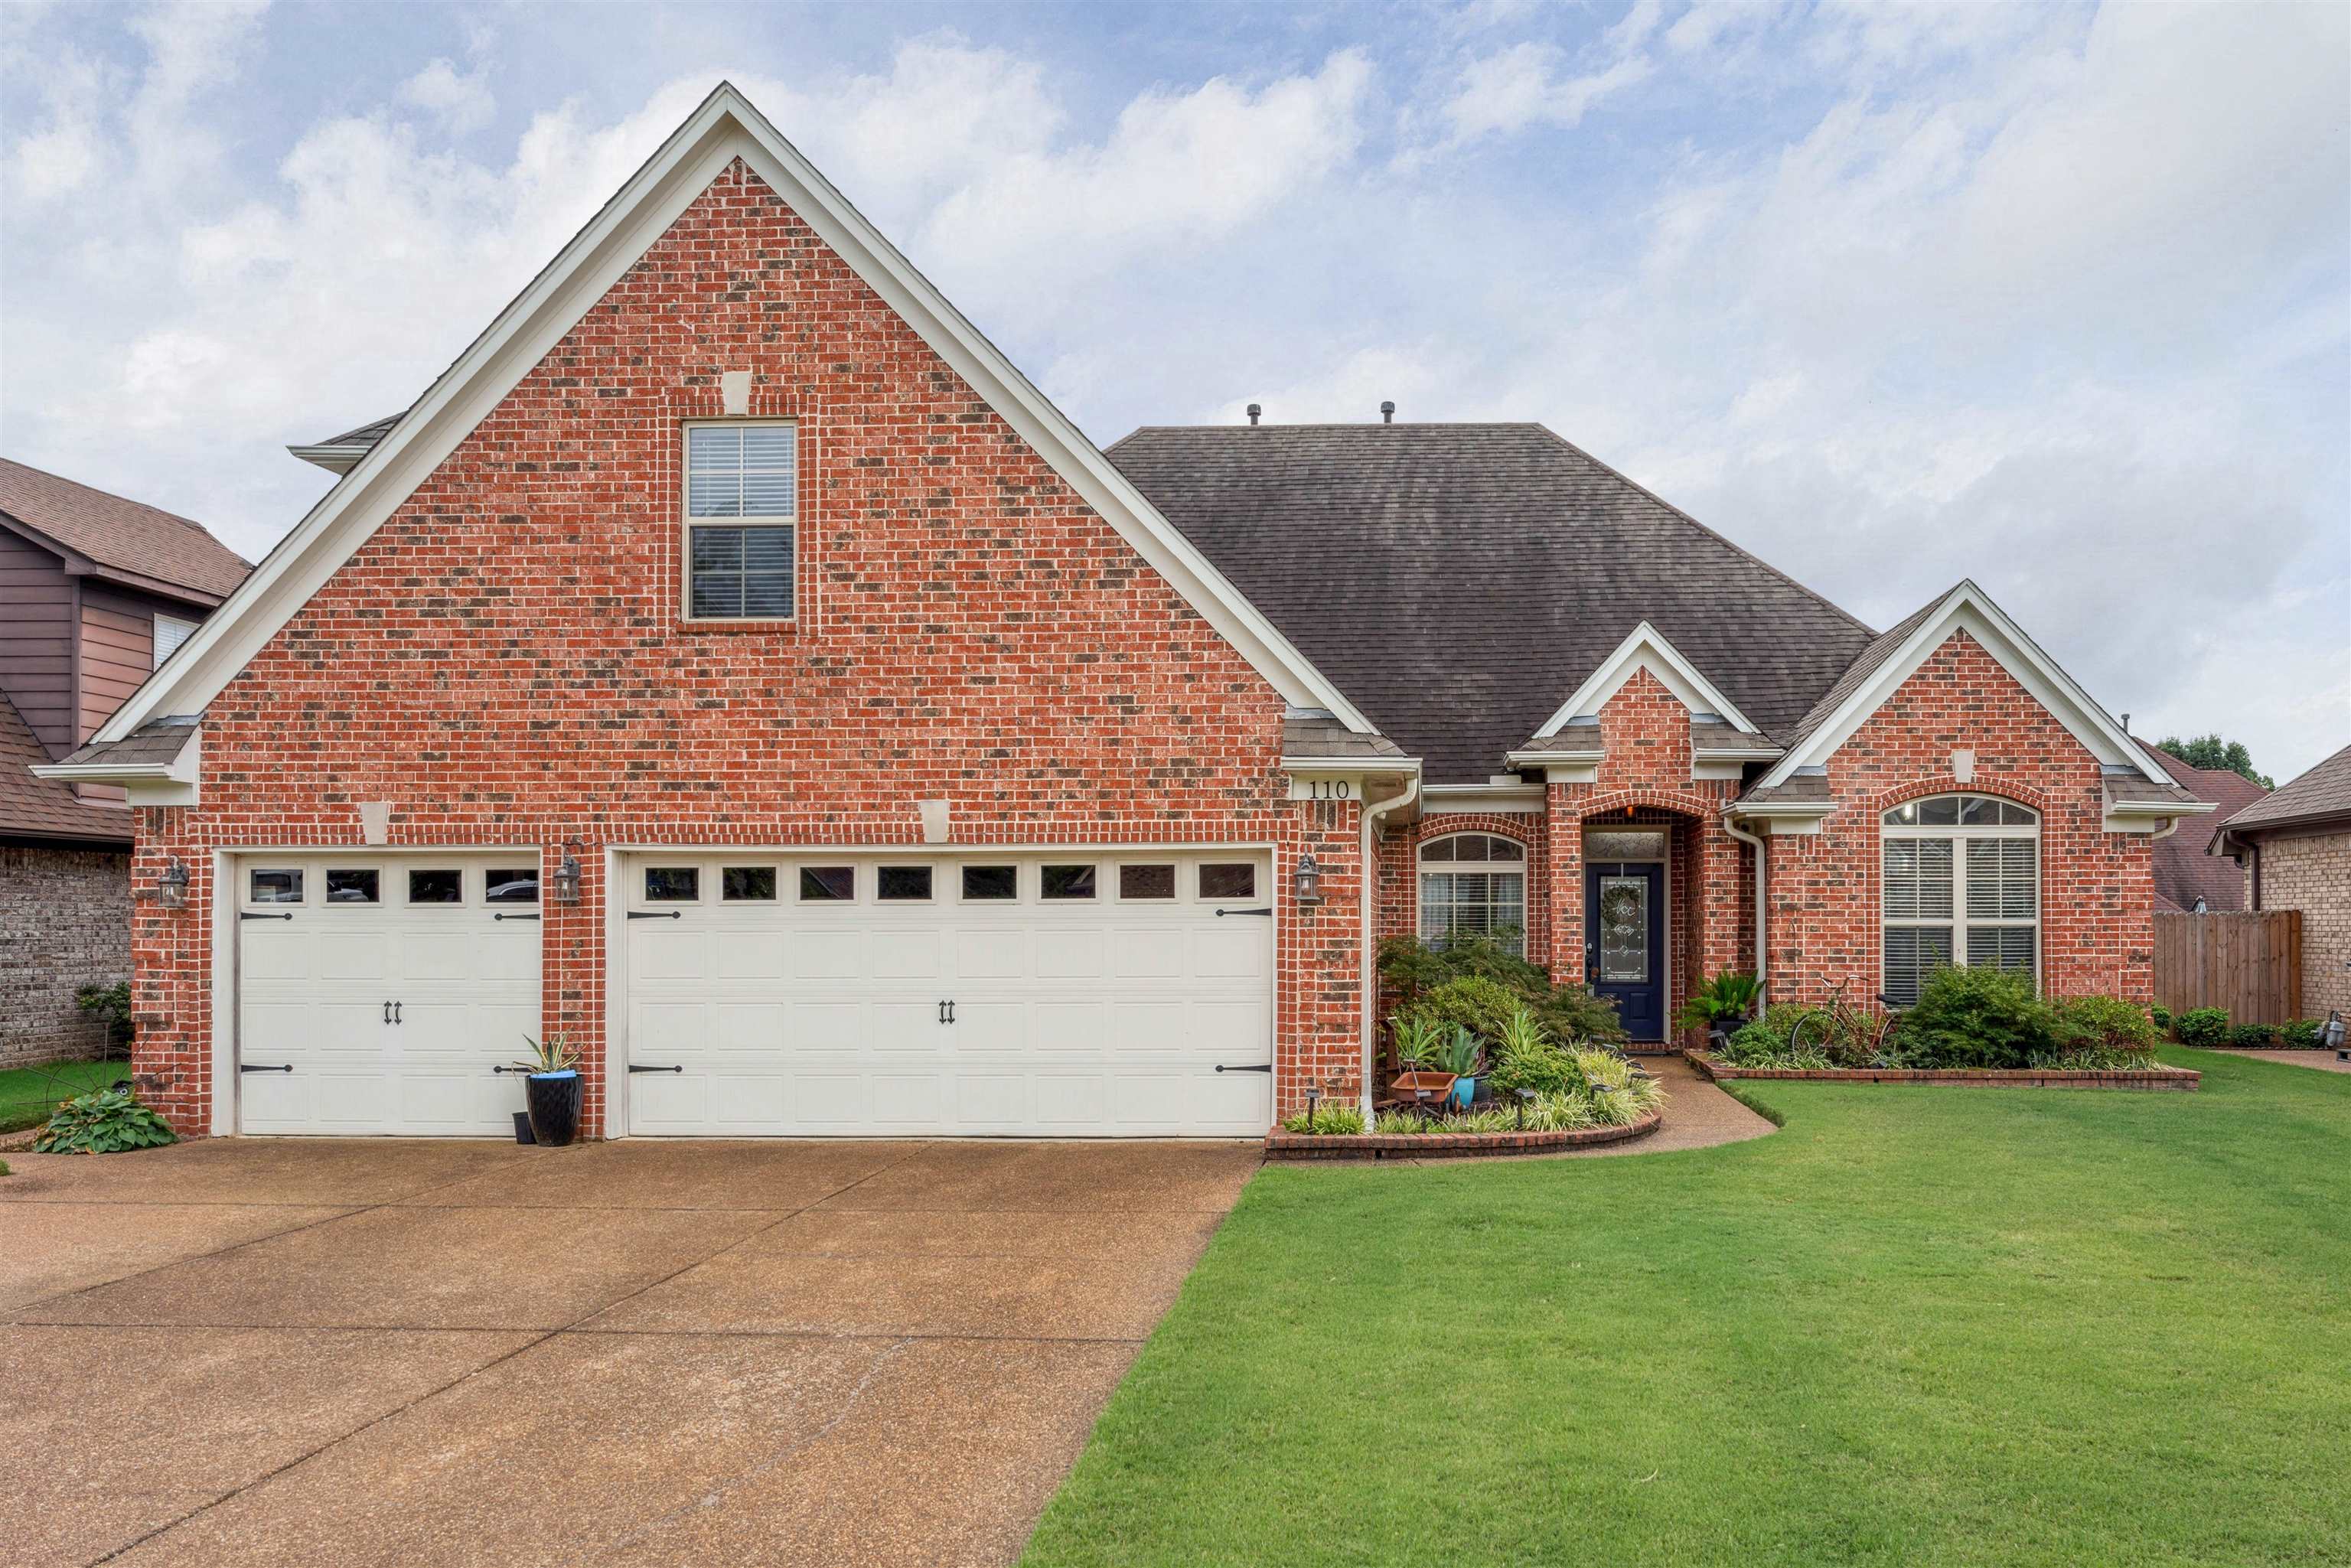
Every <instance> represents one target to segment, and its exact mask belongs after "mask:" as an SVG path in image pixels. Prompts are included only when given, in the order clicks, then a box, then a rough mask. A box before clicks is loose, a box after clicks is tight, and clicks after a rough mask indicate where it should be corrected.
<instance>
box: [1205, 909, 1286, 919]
mask: <svg viewBox="0 0 2351 1568" xmlns="http://www.w3.org/2000/svg"><path fill="white" fill-rule="evenodd" d="M1217 914H1218V915H1265V916H1267V917H1268V918H1271V916H1272V915H1273V911H1272V910H1270V909H1219V910H1217Z"/></svg>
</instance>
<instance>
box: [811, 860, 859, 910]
mask: <svg viewBox="0 0 2351 1568" xmlns="http://www.w3.org/2000/svg"><path fill="white" fill-rule="evenodd" d="M856 896H857V869H856V868H855V867H854V866H845V865H804V866H802V867H800V902H801V903H802V904H846V903H848V902H849V901H851V900H852V899H853V898H855V897H856Z"/></svg>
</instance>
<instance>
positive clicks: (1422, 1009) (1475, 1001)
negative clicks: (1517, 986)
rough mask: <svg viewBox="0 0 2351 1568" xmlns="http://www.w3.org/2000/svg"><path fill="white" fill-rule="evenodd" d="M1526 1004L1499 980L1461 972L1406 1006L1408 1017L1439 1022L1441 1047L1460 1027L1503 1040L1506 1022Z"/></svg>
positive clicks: (1480, 1035)
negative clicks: (1502, 1033) (1503, 1028)
mask: <svg viewBox="0 0 2351 1568" xmlns="http://www.w3.org/2000/svg"><path fill="white" fill-rule="evenodd" d="M1524 1006H1525V1001H1524V999H1523V998H1520V995H1519V994H1518V993H1517V992H1516V991H1513V990H1511V989H1510V987H1508V986H1506V985H1504V984H1502V983H1501V982H1500V981H1499V980H1489V979H1487V978H1486V977H1484V976H1482V975H1459V976H1457V977H1454V978H1452V979H1450V980H1447V981H1446V982H1444V983H1443V984H1442V985H1439V986H1436V987H1433V988H1430V989H1429V990H1428V991H1427V992H1426V993H1425V994H1424V995H1423V996H1422V997H1421V998H1420V999H1419V1000H1418V1001H1416V1002H1414V1003H1413V1004H1412V1005H1411V1006H1410V1007H1409V1008H1407V1009H1405V1017H1407V1018H1412V1019H1420V1020H1425V1021H1428V1022H1433V1023H1435V1024H1436V1025H1437V1028H1438V1030H1439V1035H1438V1045H1439V1048H1440V1049H1441V1048H1442V1046H1443V1043H1444V1041H1445V1040H1446V1039H1447V1038H1449V1037H1450V1036H1451V1034H1452V1032H1453V1030H1455V1029H1457V1028H1458V1029H1466V1030H1468V1031H1469V1032H1470V1033H1471V1034H1474V1035H1478V1036H1479V1037H1481V1038H1483V1039H1486V1040H1495V1039H1499V1037H1500V1035H1501V1032H1502V1026H1503V1024H1504V1023H1506V1022H1507V1021H1509V1019H1510V1015H1511V1014H1513V1013H1515V1012H1517V1011H1519V1009H1520V1008H1522V1007H1524Z"/></svg>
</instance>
